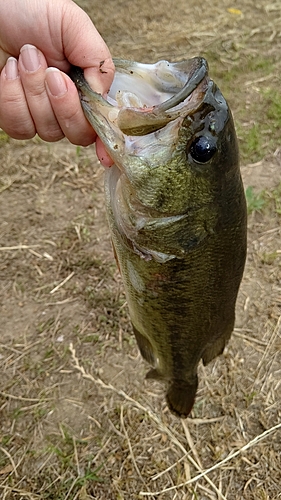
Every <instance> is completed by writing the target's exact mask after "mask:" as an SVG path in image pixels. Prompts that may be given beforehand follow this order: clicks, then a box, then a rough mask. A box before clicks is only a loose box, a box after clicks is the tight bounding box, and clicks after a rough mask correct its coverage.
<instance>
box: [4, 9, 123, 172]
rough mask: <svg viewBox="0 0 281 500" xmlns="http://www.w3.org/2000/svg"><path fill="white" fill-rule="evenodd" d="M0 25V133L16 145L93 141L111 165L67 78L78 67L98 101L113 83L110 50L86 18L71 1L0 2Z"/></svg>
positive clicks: (101, 157)
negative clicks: (39, 140)
mask: <svg viewBox="0 0 281 500" xmlns="http://www.w3.org/2000/svg"><path fill="white" fill-rule="evenodd" d="M0 19H1V30H0V72H1V74H0V127H1V128H2V129H3V130H4V131H5V132H6V133H7V134H8V135H10V136H11V137H13V138H15V139H30V138H32V137H34V135H35V134H38V135H39V136H40V137H41V138H42V139H44V140H45V141H49V142H53V141H58V140H60V139H62V138H63V137H67V139H69V141H70V142H72V143H73V144H77V145H81V146H88V145H90V144H92V143H94V142H95V141H96V148H97V153H98V156H99V159H100V160H101V162H102V163H103V164H104V165H105V166H109V165H111V164H112V161H111V159H110V157H109V155H108V154H107V153H106V151H105V149H104V147H103V145H102V142H101V141H100V140H99V138H97V135H96V133H95V131H94V130H93V128H92V127H91V126H90V124H89V123H88V121H87V120H86V118H85V117H84V113H83V111H82V109H81V105H80V101H79V97H78V93H77V90H76V87H75V85H74V83H73V82H72V81H71V79H70V78H69V77H68V76H67V74H66V73H68V71H69V69H70V65H72V64H73V65H79V66H80V67H81V68H83V69H84V70H85V76H86V77H87V80H88V81H89V82H90V84H91V86H92V88H93V89H95V91H96V92H98V93H100V94H102V95H106V93H107V92H108V90H109V88H110V85H111V83H112V80H113V77H114V64H113V62H112V58H111V55H110V52H109V49H108V47H107V46H106V44H105V42H104V40H103V39H102V37H101V36H100V34H99V33H98V31H97V30H96V28H95V27H94V25H93V24H92V21H91V20H90V18H89V17H88V16H87V14H86V13H85V12H84V11H83V10H82V9H81V8H80V7H78V6H77V5H76V4H75V3H74V2H72V1H71V0H1V2H0ZM101 63H102V64H101Z"/></svg>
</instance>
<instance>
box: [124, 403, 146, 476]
mask: <svg viewBox="0 0 281 500" xmlns="http://www.w3.org/2000/svg"><path fill="white" fill-rule="evenodd" d="M120 421H121V426H122V429H123V432H124V434H125V436H126V439H127V443H128V447H129V451H130V455H131V459H132V462H133V464H134V467H135V469H136V471H137V474H138V476H139V478H140V480H141V482H142V483H143V484H144V485H145V481H144V479H143V477H142V475H141V473H140V470H139V468H138V466H137V463H136V460H135V456H134V452H133V448H132V445H131V441H130V438H129V435H128V432H127V429H126V427H125V423H124V408H123V405H121V413H120Z"/></svg>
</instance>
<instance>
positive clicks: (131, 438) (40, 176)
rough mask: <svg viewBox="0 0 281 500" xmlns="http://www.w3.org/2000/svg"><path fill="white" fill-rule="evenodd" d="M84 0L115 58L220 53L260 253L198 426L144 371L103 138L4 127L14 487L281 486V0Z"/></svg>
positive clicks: (3, 449)
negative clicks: (117, 256)
mask: <svg viewBox="0 0 281 500" xmlns="http://www.w3.org/2000/svg"><path fill="white" fill-rule="evenodd" d="M79 4H80V5H81V6H82V7H83V8H84V9H85V10H86V11H87V12H88V13H89V14H90V16H91V17H92V19H93V21H94V22H95V24H96V26H97V28H98V29H99V31H100V32H101V34H102V35H103V37H104V38H105V39H106V41H107V43H108V45H109V47H110V50H111V52H112V54H113V55H114V57H122V58H127V59H134V60H138V61H143V62H155V61H157V60H159V59H161V58H165V59H168V60H179V59H182V58H189V57H192V56H195V55H203V56H205V57H206V58H207V59H208V62H209V66H210V73H211V76H212V77H213V78H214V79H215V81H216V82H217V84H218V85H219V87H220V88H221V90H222V92H223V93H224V95H225V97H226V98H227V99H228V101H229V103H230V106H231V109H232V111H233V114H234V118H235V123H236V128H237V132H238V137H239V144H240V151H241V171H242V176H243V180H244V184H245V189H246V193H247V200H248V210H249V220H248V227H249V231H248V259H247V264H246V269H245V274H244V279H243V282H242V286H241V289H240V293H239V297H238V301H237V319H236V326H235V330H234V333H233V335H232V338H231V341H230V343H229V345H228V347H227V349H226V350H225V352H224V354H223V355H222V356H220V357H219V358H217V359H216V360H215V361H214V362H212V363H210V365H208V366H207V367H205V368H203V367H202V366H201V365H200V369H199V376H200V385H199V391H198V396H197V401H196V404H195V407H194V409H193V412H192V414H191V416H190V418H188V419H186V420H185V421H181V420H179V419H177V418H175V417H173V416H172V415H170V414H169V412H168V410H167V407H166V405H165V401H164V397H163V387H162V386H161V385H158V384H157V383H156V382H155V383H153V382H145V383H144V376H145V372H146V370H147V366H145V363H144V362H143V361H142V359H141V358H140V355H139V353H138V350H137V347H136V343H135V340H134V337H133V335H132V329H131V326H130V321H129V317H128V311H127V305H126V302H125V297H124V292H123V286H122V283H121V280H120V277H119V273H118V270H117V269H116V265H115V262H114V258H113V254H112V250H111V244H110V238H109V234H108V228H107V223H106V219H105V211H104V201H103V179H102V178H103V169H102V168H101V167H100V166H99V164H98V162H97V159H96V156H95V150H94V147H89V148H86V149H83V148H77V147H75V146H73V145H70V144H69V143H68V142H67V141H66V140H64V141H61V142H60V143H57V144H47V143H44V142H43V141H41V140H39V139H38V138H35V139H33V140H30V141H14V140H11V139H8V138H7V137H6V136H5V134H3V133H1V136H0V158H1V162H0V163H1V167H0V193H1V196H0V213H1V221H0V242H1V243H0V244H1V248H0V274H1V284H0V287H1V295H0V307H1V327H0V329H1V337H0V360H1V380H0V418H1V427H0V497H1V498H3V500H4V499H5V500H8V499H9V500H10V499H15V500H21V499H30V500H35V499H48V500H51V499H53V500H60V499H61V500H75V499H80V500H87V499H97V500H104V499H106V500H113V499H114V500H116V499H118V500H121V499H124V500H135V499H140V498H145V497H147V498H152V499H159V500H166V499H167V500H170V499H171V500H172V499H174V500H183V499H186V500H189V499H190V500H197V499H200V500H206V499H210V500H214V499H227V500H236V499H238V498H239V499H242V500H269V499H270V500H275V499H277V498H281V493H280V482H281V458H280V456H281V454H280V453H281V450H280V447H281V445H280V439H281V434H280V430H281V403H280V400H281V387H280V375H281V365H280V361H281V333H280V332H281V282H280V280H281V272H280V266H281V247H280V233H281V229H280V214H281V184H280V168H281V147H280V146H281V141H280V127H281V93H280V72H281V63H280V44H281V5H280V2H279V1H276V2H272V3H268V2H265V1H263V0H260V1H258V0H257V1H252V0H244V1H243V2H240V3H232V2H230V1H226V0H220V1H218V0H215V1H213V2H210V3H208V2H206V1H203V0H196V1H195V0H190V1H189V2H186V0H178V1H177V2H176V4H173V5H172V4H171V2H167V0H158V1H157V2H152V1H151V0H144V1H143V2H141V3H138V2H131V1H129V0H127V1H121V0H119V1H118V0H117V1H116V0H108V1H107V2H104V3H103V4H101V3H100V2H96V1H95V0H93V1H91V2H90V0H80V2H79ZM209 469H212V470H209Z"/></svg>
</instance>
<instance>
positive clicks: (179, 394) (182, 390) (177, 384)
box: [166, 376, 198, 418]
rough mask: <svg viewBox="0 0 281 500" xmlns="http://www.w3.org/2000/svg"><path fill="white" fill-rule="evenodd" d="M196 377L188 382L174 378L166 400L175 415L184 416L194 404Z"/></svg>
mask: <svg viewBox="0 0 281 500" xmlns="http://www.w3.org/2000/svg"><path fill="white" fill-rule="evenodd" d="M197 386H198V378H197V376H196V378H195V380H194V383H192V384H189V383H188V382H185V381H183V380H174V381H173V382H172V384H171V385H170V387H169V389H168V392H167V394H166V401H167V404H168V407H169V409H170V411H171V412H172V413H174V414H175V415H176V416H177V417H180V418H186V417H187V416H188V415H189V413H190V412H191V410H192V407H193V405H194V401H195V396H196V391H197Z"/></svg>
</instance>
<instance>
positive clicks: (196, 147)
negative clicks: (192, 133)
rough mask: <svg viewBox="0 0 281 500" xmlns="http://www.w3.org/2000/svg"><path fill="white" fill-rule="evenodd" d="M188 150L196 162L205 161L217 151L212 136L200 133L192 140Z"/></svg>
mask: <svg viewBox="0 0 281 500" xmlns="http://www.w3.org/2000/svg"><path fill="white" fill-rule="evenodd" d="M189 151H190V154H191V156H192V159H193V160H194V161H195V162H196V163H207V162H208V161H209V160H210V159H211V158H212V157H213V156H214V154H215V152H216V151H217V146H216V141H215V139H214V138H213V137H206V136H205V135H201V136H200V137H197V138H196V139H195V140H194V141H193V143H192V144H191V146H190V150H189Z"/></svg>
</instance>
